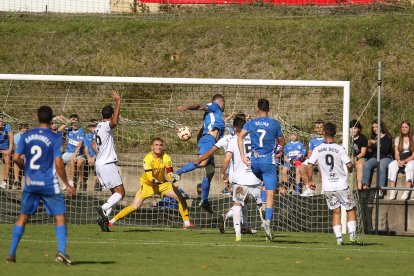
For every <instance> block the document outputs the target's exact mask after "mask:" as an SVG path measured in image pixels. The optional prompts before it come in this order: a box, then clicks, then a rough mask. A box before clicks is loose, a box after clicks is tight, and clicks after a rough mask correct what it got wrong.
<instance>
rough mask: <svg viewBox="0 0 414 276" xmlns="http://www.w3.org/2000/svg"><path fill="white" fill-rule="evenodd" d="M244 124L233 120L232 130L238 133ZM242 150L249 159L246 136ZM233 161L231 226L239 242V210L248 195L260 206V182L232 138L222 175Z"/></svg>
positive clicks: (237, 119)
mask: <svg viewBox="0 0 414 276" xmlns="http://www.w3.org/2000/svg"><path fill="white" fill-rule="evenodd" d="M245 123H246V121H245V120H243V119H242V118H235V119H234V122H233V126H234V129H235V130H236V133H237V135H238V133H240V131H241V130H242V128H243V126H244V124H245ZM243 150H244V156H247V157H249V156H250V154H251V141H250V136H249V135H247V136H245V137H244V138H243ZM231 160H232V161H233V167H232V168H231V170H232V182H233V183H234V185H233V202H234V204H233V211H234V212H233V225H234V230H235V232H236V241H237V242H239V241H241V225H240V223H241V217H240V213H241V209H242V207H243V206H244V205H245V200H246V198H247V195H248V194H251V195H252V196H253V198H255V199H256V203H257V204H258V205H261V204H262V199H261V196H260V195H261V188H262V185H261V180H260V179H259V178H257V177H256V176H255V175H254V173H253V172H252V169H251V167H249V166H247V165H246V164H244V163H243V161H242V159H241V155H240V151H239V146H238V143H237V139H235V138H233V139H231V140H230V142H229V144H228V147H227V152H226V155H225V157H224V160H223V166H222V175H224V173H225V172H226V170H227V167H228V165H229V163H230V161H231Z"/></svg>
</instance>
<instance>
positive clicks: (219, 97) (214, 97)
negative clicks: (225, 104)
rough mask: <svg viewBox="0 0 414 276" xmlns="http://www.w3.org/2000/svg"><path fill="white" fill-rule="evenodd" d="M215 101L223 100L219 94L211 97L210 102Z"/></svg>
mask: <svg viewBox="0 0 414 276" xmlns="http://www.w3.org/2000/svg"><path fill="white" fill-rule="evenodd" d="M217 99H223V100H224V96H223V95H221V94H216V95H214V96H213V99H212V100H211V101H212V102H214V101H215V100H217Z"/></svg>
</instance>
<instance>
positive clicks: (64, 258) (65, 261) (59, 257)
mask: <svg viewBox="0 0 414 276" xmlns="http://www.w3.org/2000/svg"><path fill="white" fill-rule="evenodd" d="M56 262H61V263H63V264H65V265H73V262H72V260H71V259H70V258H69V256H68V255H64V254H63V253H60V252H58V253H57V254H56Z"/></svg>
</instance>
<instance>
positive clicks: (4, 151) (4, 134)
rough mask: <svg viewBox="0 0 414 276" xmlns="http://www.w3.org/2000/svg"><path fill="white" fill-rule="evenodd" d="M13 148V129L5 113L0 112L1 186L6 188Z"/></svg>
mask: <svg viewBox="0 0 414 276" xmlns="http://www.w3.org/2000/svg"><path fill="white" fill-rule="evenodd" d="M12 149H13V131H12V129H11V126H10V124H7V123H5V122H4V119H3V115H2V114H0V159H2V160H3V163H4V169H3V182H1V183H0V188H1V189H3V190H5V189H7V188H8V187H9V184H8V178H9V171H10V166H11V154H12Z"/></svg>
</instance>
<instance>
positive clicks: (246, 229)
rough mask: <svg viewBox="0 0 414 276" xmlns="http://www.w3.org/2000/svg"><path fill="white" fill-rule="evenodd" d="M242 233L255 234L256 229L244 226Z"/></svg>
mask: <svg viewBox="0 0 414 276" xmlns="http://www.w3.org/2000/svg"><path fill="white" fill-rule="evenodd" d="M241 233H242V235H246V234H250V235H253V234H255V233H256V230H253V229H252V228H250V227H244V226H242V227H241Z"/></svg>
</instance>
